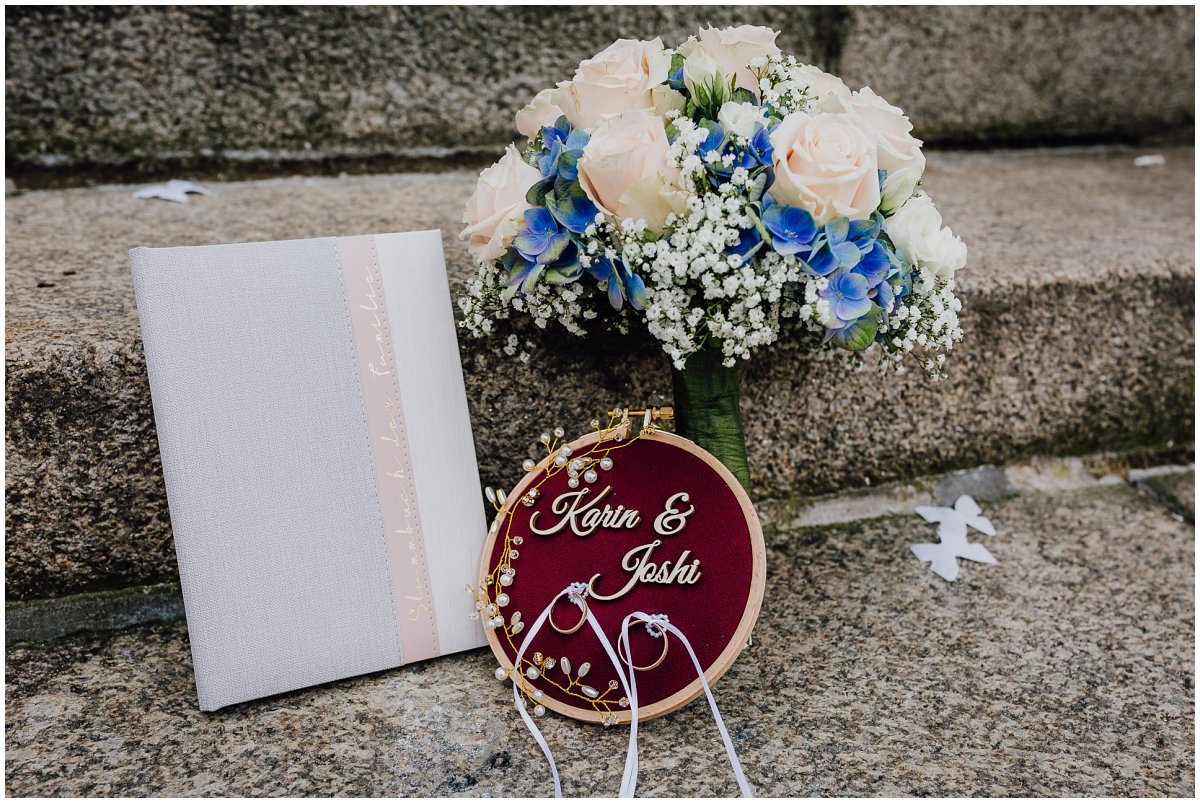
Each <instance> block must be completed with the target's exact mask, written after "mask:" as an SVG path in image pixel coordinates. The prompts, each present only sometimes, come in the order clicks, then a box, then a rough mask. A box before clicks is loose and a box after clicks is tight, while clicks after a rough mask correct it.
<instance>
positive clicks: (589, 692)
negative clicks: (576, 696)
mask: <svg viewBox="0 0 1200 803" xmlns="http://www.w3.org/2000/svg"><path fill="white" fill-rule="evenodd" d="M579 690H580V691H581V692H583V696H584V697H591V698H592V699H593V700H594V699H596V698H597V697H599V696H600V692H598V691H596V690H595V689H593V688H592V687H591V686H580V687H579Z"/></svg>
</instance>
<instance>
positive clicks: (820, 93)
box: [797, 64, 850, 112]
mask: <svg viewBox="0 0 1200 803" xmlns="http://www.w3.org/2000/svg"><path fill="white" fill-rule="evenodd" d="M797 72H799V73H800V76H801V78H802V79H803V80H805V81H807V82H808V95H809V97H811V98H815V99H816V101H817V104H816V110H817V111H819V112H828V111H835V112H838V111H845V107H844V106H843V105H842V104H843V102H845V101H849V100H850V88H849V87H847V86H846V83H845V82H844V81H843V80H842V79H841V78H838V77H837V76H836V75H830V74H829V73H827V72H824V71H823V70H821V69H820V68H818V67H814V66H812V65H811V64H806V65H804V66H803V67H801V68H800V69H799V70H798V71H797Z"/></svg>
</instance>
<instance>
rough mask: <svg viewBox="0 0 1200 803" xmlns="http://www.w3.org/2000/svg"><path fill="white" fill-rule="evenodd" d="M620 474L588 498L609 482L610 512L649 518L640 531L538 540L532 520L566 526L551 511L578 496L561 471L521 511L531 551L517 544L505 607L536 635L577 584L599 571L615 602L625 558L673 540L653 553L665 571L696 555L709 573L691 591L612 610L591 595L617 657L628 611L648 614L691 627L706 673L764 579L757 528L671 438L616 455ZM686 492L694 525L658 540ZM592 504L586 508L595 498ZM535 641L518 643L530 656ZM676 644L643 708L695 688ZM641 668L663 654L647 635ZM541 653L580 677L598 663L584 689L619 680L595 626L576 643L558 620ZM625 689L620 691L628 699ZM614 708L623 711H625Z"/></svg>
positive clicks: (546, 631) (621, 602) (643, 697)
mask: <svg viewBox="0 0 1200 803" xmlns="http://www.w3.org/2000/svg"><path fill="white" fill-rule="evenodd" d="M612 458H613V463H614V465H613V468H612V469H611V470H610V471H607V472H605V471H601V472H599V473H600V478H599V479H598V480H597V481H596V482H595V483H594V484H593V485H591V486H590V487H591V489H592V493H591V495H589V496H588V497H586V500H590V499H592V498H594V496H595V494H597V493H599V492H601V491H603V489H604V488H605V486H606V485H611V486H612V489H613V490H612V492H611V493H610V494H609V495H608V496H607V497H606V498H605V500H604V502H602V503H601V504H600V506H599V507H601V508H602V507H603V506H604V504H609V505H611V506H612V507H613V508H616V507H617V505H623V506H624V507H625V508H627V509H629V508H632V509H635V510H638V511H639V512H640V514H641V521H640V523H639V524H638V526H637V528H636V529H632V530H630V529H620V530H606V529H598V530H596V532H594V533H593V534H591V535H589V536H586V537H580V536H577V535H575V534H574V533H573V532H571V531H570V529H569V528H568V529H566V530H565V531H563V532H559V533H556V534H554V535H549V536H545V535H535V534H534V533H533V532H531V531H530V529H529V520H530V516H531V514H532V513H534V512H535V511H542V512H541V515H540V516H539V519H538V525H539V527H541V528H543V529H544V528H546V527H547V526H548V524H549V523H550V522H557V521H558V520H559V519H560V518H561V517H560V516H556V515H554V514H552V513H551V511H550V505H551V504H552V503H553V501H554V500H555V499H556V498H557V497H558V496H559V495H560V494H562V493H566V492H569V491H570V490H571V489H570V488H569V487H568V486H567V473H566V472H565V471H564V472H561V473H559V474H557V475H556V476H554V477H553V478H551V479H550V480H548V481H547V482H546V483H544V484H543V485H542V487H541V497H540V498H539V499H538V502H537V504H536V505H535V506H534V507H532V508H529V507H525V506H524V505H520V504H518V505H516V506H515V507H514V512H513V517H514V520H513V524H512V530H511V534H512V535H514V536H516V535H520V536H522V537H523V538H524V542H523V543H522V544H521V545H520V546H519V547H517V551H518V553H519V557H518V558H517V560H514V561H513V562H512V565H513V568H514V569H516V576H515V578H514V582H513V584H512V586H510V587H509V588H508V589H507V592H508V595H509V597H510V599H511V602H510V603H509V605H508V606H507V607H506V608H505V609H504V613H505V615H506V617H507V616H511V614H512V613H514V612H515V611H520V612H521V616H522V618H523V620H524V621H525V623H526V624H525V627H526V628H529V627H532V625H533V623H534V621H535V620H536V618H537V616H538V614H540V613H541V611H542V609H543V608H544V607H545V606H546V604H547V603H548V602H549V601H550V599H551V598H552V597H554V595H556V594H558V593H559V592H560V591H562V590H563V589H564V588H565V587H566V586H567V585H569V584H570V583H572V582H581V583H587V582H588V581H589V580H591V578H592V576H593V575H595V574H597V573H600V574H601V579H600V580H598V581H597V584H596V588H597V591H598V592H599V593H601V594H611V593H613V592H615V591H617V590H619V589H620V588H622V587H623V586H624V585H625V583H626V582H627V581H628V579H629V577H630V575H631V574H632V573H631V572H628V571H626V570H625V569H623V568H622V565H621V564H622V560H623V559H624V557H625V555H626V553H627V552H628V551H629V550H630V549H632V548H634V547H637V546H640V545H643V544H647V543H649V542H652V541H654V540H656V539H659V538H661V539H662V541H663V543H662V544H661V545H660V546H659V547H657V548H656V549H655V550H654V551H653V553H652V554H651V556H650V558H649V560H650V561H651V562H653V563H656V564H659V565H660V566H661V564H662V563H663V561H670V562H671V564H672V566H674V565H675V563H676V562H677V560H678V559H679V557H680V555H681V554H682V553H683V552H684V551H685V550H688V551H690V553H691V554H690V555H688V557H687V558H686V562H687V563H690V562H691V561H692V560H693V559H697V558H698V559H699V560H700V572H701V576H700V579H699V581H697V582H696V583H694V584H691V585H677V584H670V585H663V584H657V583H645V582H643V583H638V584H637V585H635V586H634V587H633V589H632V590H631V591H630V592H629V593H628V594H626V595H624V596H622V597H620V598H619V599H615V600H611V601H602V600H596V599H592V598H589V599H588V604H589V606H590V609H591V611H592V612H593V613H594V614H595V615H596V618H597V620H598V621H599V623H600V626H601V627H602V628H603V630H604V632H605V633H606V634H607V635H608V637H609V639H610V640H611V641H612V644H613V647H614V649H616V647H617V639H618V636H619V630H620V626H621V620H622V619H623V618H624V617H625V616H626V614H629V613H632V612H633V611H637V610H641V611H644V612H646V613H650V614H654V613H665V614H666V615H667V616H668V617H670V620H671V623H672V624H674V625H676V626H677V627H679V628H680V630H682V631H683V632H684V633H685V634H686V635H687V637H688V640H689V641H690V642H691V643H692V647H693V648H694V649H695V651H696V655H697V657H698V658H699V659H700V665H701V666H702V667H704V669H705V670H706V671H707V669H708V668H709V667H710V666H711V665H712V663H713V662H714V661H715V660H716V659H717V657H718V656H719V655H720V654H721V652H722V651H723V650H724V649H725V647H726V645H728V644H729V641H730V639H731V638H732V637H733V634H734V632H735V631H736V630H737V627H738V625H739V623H740V622H741V619H742V615H743V613H744V612H745V608H746V604H747V600H748V598H749V595H750V584H751V576H752V570H753V553H752V545H751V542H750V533H749V528H748V527H747V524H746V519H745V517H744V515H743V513H742V508H741V506H740V505H739V504H738V500H737V497H736V496H735V495H734V492H733V491H732V490H731V489H730V488H729V487H728V486H727V485H726V484H725V482H724V481H723V480H722V478H721V477H720V475H718V474H717V472H716V471H715V470H713V469H712V468H710V467H709V466H708V465H707V464H706V463H705V462H704V461H703V460H701V459H700V458H699V457H697V456H695V455H693V454H691V453H690V452H687V451H685V450H683V449H681V448H678V447H676V446H673V445H671V444H669V443H666V442H663V441H654V440H649V439H644V440H638V441H635V442H633V443H630V444H628V445H627V446H625V447H624V448H621V449H619V450H617V451H614V452H613V453H612ZM679 491H686V492H687V494H688V496H689V499H688V501H687V502H686V503H682V502H681V503H677V505H676V506H677V507H680V508H682V509H684V510H686V509H687V507H688V505H693V506H695V508H696V509H695V512H694V513H693V514H692V515H691V516H690V517H688V520H687V525H686V526H685V527H684V529H683V530H682V531H681V532H680V533H678V534H675V535H668V536H661V535H658V534H657V533H655V531H654V522H655V519H656V518H657V517H658V515H659V514H660V513H661V512H662V511H663V510H664V509H665V505H666V502H667V500H668V499H669V498H670V497H671V496H673V495H674V494H675V493H677V492H679ZM586 500H585V501H586ZM503 526H504V525H503V524H502V525H501V530H500V533H501V536H500V537H498V538H497V539H496V545H495V548H494V551H493V554H492V558H491V563H490V565H491V566H495V565H496V562H497V561H498V560H499V557H500V551H501V550H502V549H503V545H504V539H503V532H504V530H503ZM554 618H555V621H556V622H557V623H558V624H559V625H560V626H561V627H564V628H565V627H570V626H571V625H572V624H574V623H575V622H576V621H578V619H579V609H578V608H576V607H575V606H574V605H571V604H569V603H567V602H566V601H565V600H564V601H561V602H559V603H558V604H557V605H556V606H555V610H554ZM524 636H525V633H520V634H518V635H517V636H516V637H514V639H513V641H514V642H515V643H516V645H517V646H518V647H519V646H520V644H521V640H522V639H523V638H524ZM667 638H669V639H670V640H671V645H670V648H669V652H668V654H667V659H666V661H665V662H664V663H663V664H662V665H661V666H659V667H658V668H656V669H653V670H650V671H645V672H638V673H637V685H638V700H639V703H640V705H643V706H644V705H650V704H652V703H655V702H658V701H660V700H663V699H666V698H667V697H670V696H671V695H673V694H675V693H676V692H678V691H680V690H681V689H683V688H684V687H685V686H687V685H688V684H689V683H691V682H693V681H695V680H696V671H695V668H694V667H693V666H692V663H691V659H690V658H689V657H688V655H687V651H686V650H685V649H684V648H683V646H682V645H681V644H680V643H679V642H678V639H677V638H676V637H675V636H671V635H668V636H667ZM630 640H631V643H632V648H633V660H634V663H636V664H639V665H646V664H650V663H653V662H654V660H655V659H656V658H657V657H658V655H659V653H660V652H661V649H662V641H661V640H660V639H654V638H651V637H650V635H649V634H648V633H647V632H646V630H645V627H644V626H640V625H639V626H633V627H631V628H630ZM500 642H501V644H503V646H504V648H505V652H506V653H508V657H509V660H510V661H511V660H512V659H513V658H515V655H516V651H515V650H514V649H511V648H510V647H509V644H508V643H507V640H506V639H505V638H504V637H503V635H501V638H500ZM537 651H540V652H542V653H543V654H545V655H546V656H552V657H554V658H555V659H561V658H562V656H567V658H569V659H570V661H571V664H572V669H576V668H578V667H579V666H580V665H581V664H583V663H584V662H585V661H587V662H589V663H590V664H591V665H592V668H591V671H590V672H589V673H588V675H587V676H586V677H585V679H584V681H583V682H584V683H586V684H587V685H590V686H592V687H593V688H595V689H596V690H597V691H599V692H601V693H603V692H604V691H605V689H607V688H608V683H609V681H610V680H615V679H616V678H617V674H616V671H615V670H614V669H613V667H612V664H611V662H610V660H609V659H608V657H607V655H606V653H605V652H604V648H603V647H602V646H601V644H600V641H599V640H598V639H597V638H596V636H595V634H594V633H593V632H592V630H591V628H590V627H588V626H587V625H585V626H584V627H583V629H581V630H579V631H578V632H576V633H574V634H571V635H562V634H560V633H558V632H556V631H554V630H553V629H552V628H551V627H550V626H549V623H547V624H546V625H545V626H543V628H542V630H541V631H539V633H538V635H537V636H536V638H535V639H534V640H533V642H531V644H530V646H529V647H528V648H527V649H526V651H525V656H526V657H528V658H532V657H533V654H534V653H535V652H537ZM547 674H548V676H549V677H550V678H552V679H554V680H555V681H557V682H559V683H562V684H563V685H566V680H567V679H566V676H565V675H564V674H563V673H562V670H561V668H560V666H555V667H554V668H552V669H551V670H549V672H548V673H547ZM534 685H535V686H536V687H537V688H539V689H541V690H542V691H543V692H544V693H545V694H546V695H547V696H550V697H554V698H555V699H558V700H561V701H563V702H566V703H568V704H570V705H575V706H581V707H585V708H586V707H588V706H587V704H586V703H583V702H582V701H581V700H579V699H577V698H573V697H569V696H567V695H564V694H563V693H562V692H561V691H559V690H558V689H556V688H555V687H554V686H552V685H550V684H549V683H546V682H545V681H542V680H539V681H536V682H535V683H534ZM623 694H624V690H623V689H618V690H617V691H615V692H612V693H611V694H610V699H613V700H617V699H619V698H620V697H621V696H623ZM613 710H620V709H619V708H617V707H616V706H614V707H613Z"/></svg>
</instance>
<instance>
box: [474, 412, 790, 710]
mask: <svg viewBox="0 0 1200 803" xmlns="http://www.w3.org/2000/svg"><path fill="white" fill-rule="evenodd" d="M632 431H633V427H632V424H631V423H625V424H622V425H621V426H620V427H618V428H617V429H616V430H614V432H613V433H610V435H609V439H610V440H611V439H612V438H613V437H614V435H615V434H616V433H624V435H625V437H628V436H629V434H630V433H631V432H632ZM640 437H642V438H647V439H651V440H655V441H658V442H660V443H665V444H668V445H670V446H673V447H675V448H677V449H682V450H683V451H685V452H689V453H691V454H692V455H694V456H696V457H698V458H700V459H701V460H702V461H703V462H704V463H705V464H707V465H708V467H709V468H710V469H712V470H713V471H715V472H716V473H717V475H718V476H719V477H720V478H721V480H722V481H723V482H724V483H725V484H726V485H727V486H728V487H729V489H730V490H731V491H732V492H733V494H734V496H735V497H736V498H737V501H738V505H739V506H740V508H741V512H742V516H743V518H744V519H745V520H746V528H747V530H748V531H749V536H750V552H751V555H752V564H753V565H752V569H751V574H750V593H749V594H748V596H747V598H746V608H745V610H744V611H743V612H742V618H741V621H740V622H738V626H737V629H736V630H734V632H733V636H732V637H730V639H729V643H728V644H726V645H725V648H724V649H723V650H722V651H721V653H720V655H718V656H717V659H716V660H715V661H713V662H712V664H711V665H709V666H708V667H707V668H706V669H705V671H704V678H705V680H707V681H708V685H709V686H714V685H715V684H716V682H717V681H718V680H719V679H720V678H721V676H722V675H724V674H725V672H726V671H727V670H728V669H729V667H731V666H733V662H734V661H735V660H737V657H738V656H739V655H740V654H741V653H742V650H743V649H745V648H746V647H747V646H748V642H749V640H750V633H751V631H752V630H754V624H755V622H757V621H758V614H759V612H760V611H761V609H762V602H763V594H764V593H765V590H766V580H767V548H766V544H765V542H764V541H763V534H762V525H761V524H760V523H759V521H758V514H756V513H755V512H754V505H753V504H752V503H751V502H750V496H749V494H747V493H746V489H745V488H743V487H742V484H741V483H740V482H738V480H737V478H736V477H734V476H733V473H732V472H731V471H730V470H729V469H727V468H726V467H725V465H724V464H723V463H722V462H721V461H720V460H718V459H717V458H715V457H713V456H712V455H711V454H709V453H708V452H706V451H705V450H704V449H701V448H700V447H699V446H697V445H696V444H695V443H693V442H691V441H690V440H688V439H687V438H684V437H682V436H680V435H676V434H675V433H673V432H666V431H664V430H661V429H658V428H657V427H650V428H645V429H643V430H642V432H641V436H640ZM599 440H600V433H599V432H590V433H588V434H587V435H584V436H582V437H580V438H577V439H575V440H573V441H571V442H570V446H571V449H572V451H574V452H575V453H580V452H581V451H582V450H584V449H586V448H587V447H590V446H592V445H594V444H595V443H597V442H598V441H599ZM553 460H554V455H547V456H546V457H545V458H543V459H542V460H541V461H540V462H539V463H538V464H537V465H536V466H534V467H533V469H532V470H530V471H529V472H528V473H526V475H525V476H524V477H522V478H521V481H520V482H518V483H517V485H516V487H515V488H513V490H512V493H510V494H509V495H508V498H507V500H506V501H505V503H504V504H503V505H502V506H501V508H500V511H499V512H498V513H497V514H496V520H497V521H501V522H502V521H504V520H505V519H506V518H507V517H508V516H509V515H510V514H511V513H512V509H513V507H514V506H515V505H517V504H519V502H520V500H521V498H522V497H523V496H525V494H526V492H527V491H528V490H529V488H530V486H531V485H533V483H534V482H535V481H536V480H537V478H538V476H539V475H540V474H541V473H542V472H544V471H545V470H546V468H547V466H548V465H549V464H550V462H551V461H553ZM503 529H504V528H503V526H498V527H492V528H490V529H489V531H488V535H487V539H486V540H485V541H484V544H483V556H482V559H481V560H480V566H479V576H480V577H487V576H488V574H489V573H490V572H491V570H492V565H491V564H492V554H493V552H494V551H495V549H496V539H497V538H498V537H501V531H502V530H503ZM665 613H668V614H669V613H670V612H669V611H666V612H665ZM484 632H485V634H486V636H487V642H488V646H489V647H491V648H492V653H493V654H494V655H495V656H496V660H497V661H499V662H500V666H502V667H504V668H505V669H506V670H508V671H509V672H510V673H511V672H512V671H513V663H512V660H510V658H509V656H508V654H507V653H505V651H504V648H503V647H502V646H501V641H500V636H498V635H497V634H496V631H494V630H487V629H485V631H484ZM663 637H664V638H667V636H666V635H664V636H663ZM703 693H704V687H703V686H702V685H701V683H700V679H699V678H696V679H695V680H693V681H692V682H691V683H689V684H688V685H686V686H684V687H683V688H682V689H680V690H679V691H677V692H676V693H675V694H673V695H671V696H670V697H666V698H664V699H662V700H659V701H657V702H654V703H650V704H648V705H642V706H639V707H638V720H639V721H641V722H644V721H646V720H649V719H655V718H656V717H661V716H663V715H665V714H669V713H671V712H672V711H676V710H678V709H680V708H682V707H683V706H685V705H687V704H688V703H690V702H691V701H692V700H695V699H696V698H697V697H699V696H700V695H701V694H703ZM541 702H542V704H543V705H544V706H546V708H549V709H550V710H551V711H554V712H556V713H559V714H562V715H564V716H568V717H572V718H574V719H579V720H583V721H584V722H595V723H597V724H599V723H600V722H601V721H602V719H603V717H604V714H603V712H600V711H596V710H595V709H592V708H582V707H580V706H574V705H571V704H569V703H564V702H562V701H561V700H558V699H555V698H553V697H551V696H550V695H546V697H545V698H544V699H543V700H542V701H541ZM613 713H615V714H616V716H617V723H618V724H621V725H628V724H629V720H630V718H631V716H632V713H631V711H630V710H629V709H627V708H625V709H618V710H616V711H614V712H613Z"/></svg>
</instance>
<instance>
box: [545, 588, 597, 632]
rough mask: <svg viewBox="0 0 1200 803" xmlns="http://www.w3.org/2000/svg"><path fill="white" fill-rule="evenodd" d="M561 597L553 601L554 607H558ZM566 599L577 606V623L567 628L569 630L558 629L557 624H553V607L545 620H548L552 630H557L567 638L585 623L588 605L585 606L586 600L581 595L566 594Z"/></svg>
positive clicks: (560, 595)
mask: <svg viewBox="0 0 1200 803" xmlns="http://www.w3.org/2000/svg"><path fill="white" fill-rule="evenodd" d="M563 596H564V595H562V594H559V595H558V598H557V599H555V600H554V605H558V600H559V599H561V598H562V597H563ZM566 597H567V600H568V601H570V602H574V603H575V604H576V605H577V606H579V621H578V622H576V623H575V624H574V625H573V626H572V627H569V628H565V629H564V628H561V627H559V626H558V625H557V624H555V623H554V606H551V607H550V615H549V616H548V617H547V618H548V619H549V620H550V626H551V627H552V628H554V629H555V630H557V631H558V632H559V633H562V634H563V635H564V636H569V635H571V634H572V633H575V632H577V631H578V630H579V628H581V627H583V623H584V622H586V621H587V615H588V604H587V598H586V597H584V596H583V595H582V594H579V595H575V594H568V595H566Z"/></svg>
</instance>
